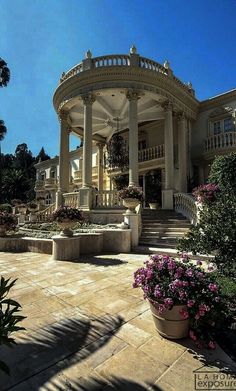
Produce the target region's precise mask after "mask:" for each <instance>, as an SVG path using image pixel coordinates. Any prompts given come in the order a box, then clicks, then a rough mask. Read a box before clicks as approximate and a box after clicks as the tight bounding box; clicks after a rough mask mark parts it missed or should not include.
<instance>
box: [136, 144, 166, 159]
mask: <svg viewBox="0 0 236 391" xmlns="http://www.w3.org/2000/svg"><path fill="white" fill-rule="evenodd" d="M164 151H165V148H164V144H163V145H155V146H154V147H150V148H146V149H141V150H140V151H139V152H138V161H139V162H145V161H147V160H152V159H158V158H162V157H164V156H165V154H164Z"/></svg>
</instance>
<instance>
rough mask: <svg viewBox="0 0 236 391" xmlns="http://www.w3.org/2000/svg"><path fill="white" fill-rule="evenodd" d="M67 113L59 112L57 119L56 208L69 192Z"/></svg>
mask: <svg viewBox="0 0 236 391" xmlns="http://www.w3.org/2000/svg"><path fill="white" fill-rule="evenodd" d="M67 116H68V113H66V112H64V111H60V113H59V119H60V123H61V130H60V155H59V183H58V191H57V197H56V207H57V208H58V207H60V206H61V205H62V204H63V197H62V194H63V193H66V192H68V191H69V182H70V173H69V134H70V131H69V129H68V124H67Z"/></svg>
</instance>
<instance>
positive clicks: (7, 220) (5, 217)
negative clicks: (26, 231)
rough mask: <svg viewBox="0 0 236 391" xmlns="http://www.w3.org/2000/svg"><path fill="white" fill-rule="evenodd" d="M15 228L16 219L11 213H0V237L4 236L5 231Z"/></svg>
mask: <svg viewBox="0 0 236 391" xmlns="http://www.w3.org/2000/svg"><path fill="white" fill-rule="evenodd" d="M15 228H16V219H15V217H14V216H13V215H12V214H11V213H7V212H0V236H6V231H9V230H14V229H15Z"/></svg>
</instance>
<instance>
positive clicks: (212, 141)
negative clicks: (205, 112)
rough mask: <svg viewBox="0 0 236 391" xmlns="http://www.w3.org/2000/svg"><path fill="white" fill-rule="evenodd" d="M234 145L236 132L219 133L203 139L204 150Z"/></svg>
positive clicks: (208, 150)
mask: <svg viewBox="0 0 236 391" xmlns="http://www.w3.org/2000/svg"><path fill="white" fill-rule="evenodd" d="M231 147H234V148H235V147H236V132H227V133H220V134H216V135H214V136H210V137H208V138H207V139H206V140H205V152H214V151H217V150H219V149H228V148H231Z"/></svg>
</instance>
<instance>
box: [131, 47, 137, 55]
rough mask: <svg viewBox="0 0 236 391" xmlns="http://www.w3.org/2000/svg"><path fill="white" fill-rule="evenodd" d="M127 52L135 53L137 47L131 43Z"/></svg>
mask: <svg viewBox="0 0 236 391" xmlns="http://www.w3.org/2000/svg"><path fill="white" fill-rule="evenodd" d="M129 52H130V54H137V48H136V47H135V46H134V45H132V46H131V48H130V50H129Z"/></svg>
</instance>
